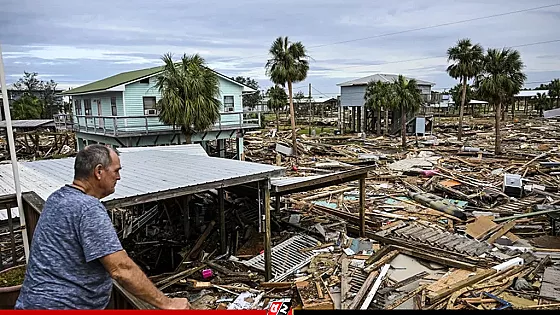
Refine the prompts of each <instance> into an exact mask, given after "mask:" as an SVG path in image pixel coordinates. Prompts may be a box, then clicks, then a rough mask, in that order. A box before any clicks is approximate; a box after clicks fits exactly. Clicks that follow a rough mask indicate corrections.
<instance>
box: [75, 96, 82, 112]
mask: <svg viewBox="0 0 560 315" xmlns="http://www.w3.org/2000/svg"><path fill="white" fill-rule="evenodd" d="M74 107H75V108H76V115H81V114H82V102H80V100H74Z"/></svg>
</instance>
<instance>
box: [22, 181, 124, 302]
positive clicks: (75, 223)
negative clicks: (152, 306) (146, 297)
mask: <svg viewBox="0 0 560 315" xmlns="http://www.w3.org/2000/svg"><path fill="white" fill-rule="evenodd" d="M119 250H122V246H121V244H120V241H119V240H118V237H117V235H116V233H115V230H114V228H113V226H112V224H111V220H110V219H109V216H108V215H107V212H106V210H105V208H104V207H103V205H102V204H101V203H100V202H99V200H97V199H96V198H94V197H92V196H89V195H86V194H85V193H83V192H81V191H80V190H78V189H76V188H73V187H70V186H64V187H62V188H60V189H59V190H57V191H56V192H54V193H53V194H52V195H51V196H50V197H49V198H48V199H47V201H46V202H45V207H44V209H43V212H42V213H41V216H40V219H39V222H38V224H37V228H36V230H35V233H34V235H33V240H32V244H31V252H30V257H29V264H28V266H27V273H26V276H25V281H24V283H23V287H22V289H21V294H20V296H19V299H18V301H17V303H16V308H17V309H44V308H46V309H91V308H93V309H102V308H105V307H106V305H107V303H108V302H109V297H110V291H111V289H112V281H111V278H110V276H109V274H108V273H107V271H106V270H105V268H104V267H103V265H102V264H101V263H100V262H99V259H98V258H101V257H103V256H106V255H109V254H112V253H114V252H117V251H119Z"/></svg>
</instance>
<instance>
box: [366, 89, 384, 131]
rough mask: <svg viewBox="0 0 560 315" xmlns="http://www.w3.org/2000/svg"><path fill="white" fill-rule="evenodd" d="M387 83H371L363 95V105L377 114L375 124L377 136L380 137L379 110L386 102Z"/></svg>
mask: <svg viewBox="0 0 560 315" xmlns="http://www.w3.org/2000/svg"><path fill="white" fill-rule="evenodd" d="M386 90H387V83H386V82H381V81H371V82H369V83H368V84H367V86H366V93H365V95H364V100H365V105H366V107H368V108H369V109H370V110H375V111H376V112H377V115H376V116H377V121H376V123H375V126H376V133H377V135H381V109H382V108H383V107H384V104H385V101H386V96H385V94H387V92H386Z"/></svg>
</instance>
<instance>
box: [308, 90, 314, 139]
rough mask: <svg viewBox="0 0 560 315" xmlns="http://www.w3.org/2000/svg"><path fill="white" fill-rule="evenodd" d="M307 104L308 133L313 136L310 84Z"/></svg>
mask: <svg viewBox="0 0 560 315" xmlns="http://www.w3.org/2000/svg"><path fill="white" fill-rule="evenodd" d="M307 104H308V105H309V130H308V131H307V132H308V134H309V135H310V136H311V118H312V117H313V116H312V111H311V83H309V102H308V103H307Z"/></svg>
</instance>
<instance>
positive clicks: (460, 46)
mask: <svg viewBox="0 0 560 315" xmlns="http://www.w3.org/2000/svg"><path fill="white" fill-rule="evenodd" d="M483 57H484V51H483V49H482V46H480V45H479V44H476V45H473V44H472V43H471V40H470V39H468V38H464V39H460V40H459V41H458V42H457V45H456V46H453V47H450V48H449V49H448V50H447V61H453V64H451V65H449V67H447V72H448V73H449V75H450V76H451V77H452V78H454V79H459V80H460V81H461V83H462V85H463V91H462V97H461V106H460V107H459V132H458V134H457V139H458V140H459V141H461V136H462V134H463V114H464V108H465V98H466V97H465V94H466V92H467V81H469V80H470V79H472V78H475V77H476V76H477V74H478V73H479V72H480V70H481V65H482V62H481V61H482V59H483ZM458 100H459V99H456V100H455V102H457V101H458Z"/></svg>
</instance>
